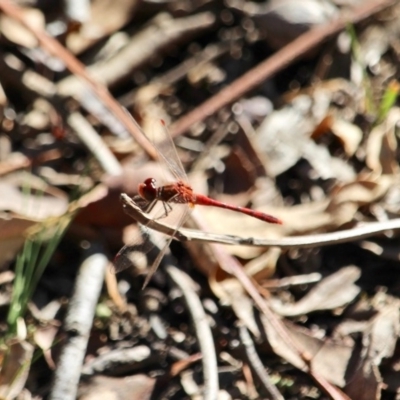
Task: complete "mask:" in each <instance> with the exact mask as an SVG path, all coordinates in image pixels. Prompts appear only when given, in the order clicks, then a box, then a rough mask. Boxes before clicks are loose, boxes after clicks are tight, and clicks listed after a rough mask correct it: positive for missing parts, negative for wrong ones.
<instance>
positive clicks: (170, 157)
mask: <svg viewBox="0 0 400 400" xmlns="http://www.w3.org/2000/svg"><path fill="white" fill-rule="evenodd" d="M153 129H154V132H153V134H154V137H157V138H158V140H157V142H155V141H152V140H151V139H148V140H149V141H150V142H152V144H153V146H154V147H155V149H156V150H157V153H158V158H159V160H160V161H162V163H163V164H165V165H166V166H167V167H168V169H169V170H171V172H172V173H173V174H174V176H175V178H177V180H181V181H184V182H187V176H186V173H185V170H184V168H183V165H182V163H181V160H180V158H179V156H178V152H177V151H176V147H175V144H174V141H173V140H172V137H171V135H170V134H169V132H168V128H167V127H166V125H165V122H164V121H163V120H159V121H157V123H155V124H154V127H153Z"/></svg>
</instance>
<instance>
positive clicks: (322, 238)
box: [120, 193, 400, 249]
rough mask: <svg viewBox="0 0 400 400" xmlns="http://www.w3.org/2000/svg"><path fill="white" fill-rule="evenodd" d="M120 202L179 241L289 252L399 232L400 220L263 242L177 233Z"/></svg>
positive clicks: (135, 216)
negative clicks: (275, 248)
mask: <svg viewBox="0 0 400 400" xmlns="http://www.w3.org/2000/svg"><path fill="white" fill-rule="evenodd" d="M120 199H121V202H122V204H123V208H124V211H125V212H126V213H127V214H128V215H129V216H130V217H132V218H133V219H135V220H136V221H138V222H140V223H141V224H143V225H146V226H147V227H149V228H151V229H154V230H156V231H159V232H161V233H164V234H165V235H169V236H171V235H174V238H175V239H177V240H180V241H187V240H195V241H203V242H212V243H221V244H232V245H248V246H259V247H280V248H286V249H292V248H312V247H319V246H328V245H335V244H339V243H348V242H353V241H355V240H360V239H365V238H367V237H371V236H374V235H376V234H379V233H383V232H385V231H388V230H398V229H400V218H396V219H392V220H390V221H384V222H370V223H366V224H363V225H360V226H356V227H354V228H352V229H346V230H343V231H338V232H330V233H321V234H317V235H304V236H292V237H285V238H280V239H260V238H252V237H249V238H243V237H239V236H233V235H221V234H216V233H206V232H201V231H196V230H192V229H179V230H177V231H175V228H173V227H171V226H168V225H164V224H162V223H161V222H159V221H154V220H152V218H151V217H150V216H149V215H148V214H146V213H143V212H142V210H141V209H140V208H139V207H138V206H137V205H136V204H135V202H134V201H133V200H132V199H131V198H130V197H129V196H128V195H127V194H125V193H122V194H121V197H120Z"/></svg>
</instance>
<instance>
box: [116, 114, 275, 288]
mask: <svg viewBox="0 0 400 400" xmlns="http://www.w3.org/2000/svg"><path fill="white" fill-rule="evenodd" d="M158 127H159V128H161V132H162V136H163V140H162V141H161V142H158V143H157V144H155V143H152V145H153V146H154V147H155V149H156V151H157V154H158V159H159V161H161V164H163V165H164V166H165V167H166V168H167V169H168V170H169V171H170V172H171V174H172V175H173V176H174V182H173V183H169V184H167V185H161V186H158V185H157V181H156V179H155V178H152V177H149V178H147V179H146V180H145V181H144V182H142V183H140V184H139V186H138V196H135V197H134V198H133V199H134V200H135V201H136V202H140V203H142V206H141V208H142V210H143V211H144V212H146V213H149V212H151V211H152V210H153V209H154V207H155V206H156V204H158V203H161V204H162V207H163V212H162V214H161V216H159V217H158V218H157V219H161V218H166V217H167V216H168V215H169V214H170V213H171V212H172V211H173V209H174V205H180V206H184V207H183V208H182V207H180V210H179V212H178V215H177V217H175V220H176V222H175V226H174V232H173V234H172V235H171V236H170V237H169V238H168V239H167V240H166V242H165V244H164V246H163V248H162V249H161V250H160V252H159V253H158V255H157V257H156V259H155V261H154V262H153V264H152V266H151V268H150V271H149V273H148V274H147V277H146V278H145V281H144V284H143V288H144V287H146V286H147V284H148V283H149V281H150V279H151V277H152V276H153V275H154V273H155V272H156V270H157V268H158V266H159V264H160V262H161V260H162V258H163V257H164V255H165V253H166V251H167V249H168V247H169V245H170V244H171V241H172V239H173V237H174V236H175V233H176V232H177V231H178V230H179V229H180V228H181V227H182V225H183V224H184V223H185V221H186V219H187V218H188V216H189V213H190V210H191V209H192V208H193V207H194V206H195V205H201V206H212V207H219V208H224V209H227V210H231V211H235V212H239V213H242V214H245V215H248V216H250V217H253V218H256V219H259V220H261V221H264V222H268V223H270V224H282V221H281V220H280V219H279V218H276V217H274V216H272V215H269V214H266V213H263V212H261V211H257V210H252V209H250V208H246V207H240V206H236V205H232V204H228V203H224V202H221V201H218V200H215V199H213V198H211V197H208V196H205V195H203V194H199V193H195V192H194V191H193V189H192V187H191V186H190V184H189V183H188V178H187V176H186V173H185V170H184V168H183V166H182V163H181V161H180V158H179V156H178V153H177V151H176V148H175V145H174V143H173V140H172V138H171V136H170V135H169V133H168V130H167V127H166V124H165V122H164V120H160V123H159V126H158ZM142 134H143V135H144V136H145V137H146V138H147V136H146V135H145V134H144V132H143V131H142ZM147 139H148V138H147ZM148 140H150V139H148ZM150 142H151V141H150ZM147 229H148V228H146V227H141V231H142V235H143V236H144V238H145V242H144V243H143V245H140V246H141V247H142V248H141V249H140V250H141V251H143V250H144V252H146V253H147V252H148V251H150V249H151V248H152V247H153V245H151V244H150V243H149V237H150V234H149V232H148V230H147ZM140 241H143V238H141V239H139V240H135V241H133V244H127V245H125V246H124V247H122V249H121V250H120V251H119V252H118V253H117V255H116V256H115V259H114V268H115V271H116V272H120V271H122V270H123V269H125V268H127V267H128V266H130V265H131V264H132V263H131V262H130V261H129V254H130V253H132V251H133V249H134V248H137V244H138V243H139V242H140ZM136 251H137V250H136Z"/></svg>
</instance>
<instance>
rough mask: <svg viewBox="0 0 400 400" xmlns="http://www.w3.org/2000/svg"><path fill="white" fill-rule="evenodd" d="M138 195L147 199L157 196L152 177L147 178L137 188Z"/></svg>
mask: <svg viewBox="0 0 400 400" xmlns="http://www.w3.org/2000/svg"><path fill="white" fill-rule="evenodd" d="M138 192H139V196H140V197H142V198H143V199H145V200H147V201H153V200H154V199H155V198H156V197H157V186H156V180H155V179H154V178H147V179H146V180H145V181H144V182H143V183H141V184H140V185H139V188H138Z"/></svg>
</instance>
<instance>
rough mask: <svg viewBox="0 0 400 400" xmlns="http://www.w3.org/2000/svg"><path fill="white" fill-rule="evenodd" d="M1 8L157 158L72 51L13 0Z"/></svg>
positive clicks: (3, 2) (2, 1)
mask: <svg viewBox="0 0 400 400" xmlns="http://www.w3.org/2000/svg"><path fill="white" fill-rule="evenodd" d="M0 10H1V11H3V12H4V13H5V14H7V15H8V16H9V17H11V18H13V19H15V20H16V21H18V22H19V23H20V24H22V25H23V26H24V27H25V28H27V29H28V30H29V31H30V32H31V33H32V34H33V35H34V36H35V37H36V39H37V40H38V41H39V43H40V44H41V45H42V46H43V48H44V49H45V50H47V51H48V52H49V53H50V54H52V55H53V56H55V57H58V58H59V59H61V60H62V61H63V62H64V63H65V65H66V66H67V68H68V69H69V70H70V71H71V72H72V73H73V74H75V75H78V76H79V77H80V78H81V79H82V80H83V81H84V82H86V84H87V86H88V88H89V89H91V90H92V91H93V92H94V93H95V94H96V96H97V97H98V98H99V99H100V100H101V101H102V102H103V104H104V105H105V106H106V107H107V108H108V109H109V110H110V112H111V113H112V114H113V115H114V116H115V117H116V118H117V119H118V120H119V121H120V122H121V123H122V124H123V125H124V127H125V128H126V129H127V131H128V132H129V133H130V134H131V135H132V136H133V137H134V138H135V140H136V141H137V142H138V143H139V144H140V146H142V147H143V149H144V150H145V151H146V152H147V153H148V154H149V155H150V156H151V157H152V158H156V154H155V150H154V148H153V146H151V145H150V143H149V142H148V141H147V140H146V138H145V137H144V135H143V134H142V131H141V129H140V127H139V125H138V124H137V123H136V122H135V120H134V119H133V118H132V116H131V115H129V114H128V113H127V112H126V110H125V109H123V108H122V107H121V105H120V104H119V103H118V102H117V101H116V100H115V99H114V97H113V96H112V95H111V94H110V92H109V91H108V89H107V88H106V87H105V86H104V85H102V84H101V83H99V82H98V81H97V80H96V79H94V78H93V77H92V76H91V75H90V74H89V73H88V72H87V70H86V68H85V66H84V65H83V64H82V63H81V62H80V61H79V60H78V59H77V58H76V57H75V56H74V55H73V54H72V53H70V52H69V51H68V50H67V49H66V48H65V47H63V46H62V45H61V44H60V43H59V42H58V41H57V40H55V39H54V38H53V37H51V36H49V35H48V34H47V33H46V32H45V31H44V30H42V29H39V28H37V27H36V26H34V25H33V24H31V22H30V21H29V20H28V19H26V18H25V14H24V13H23V11H22V9H21V8H20V7H18V6H16V5H15V4H13V3H12V2H11V1H8V0H0Z"/></svg>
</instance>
